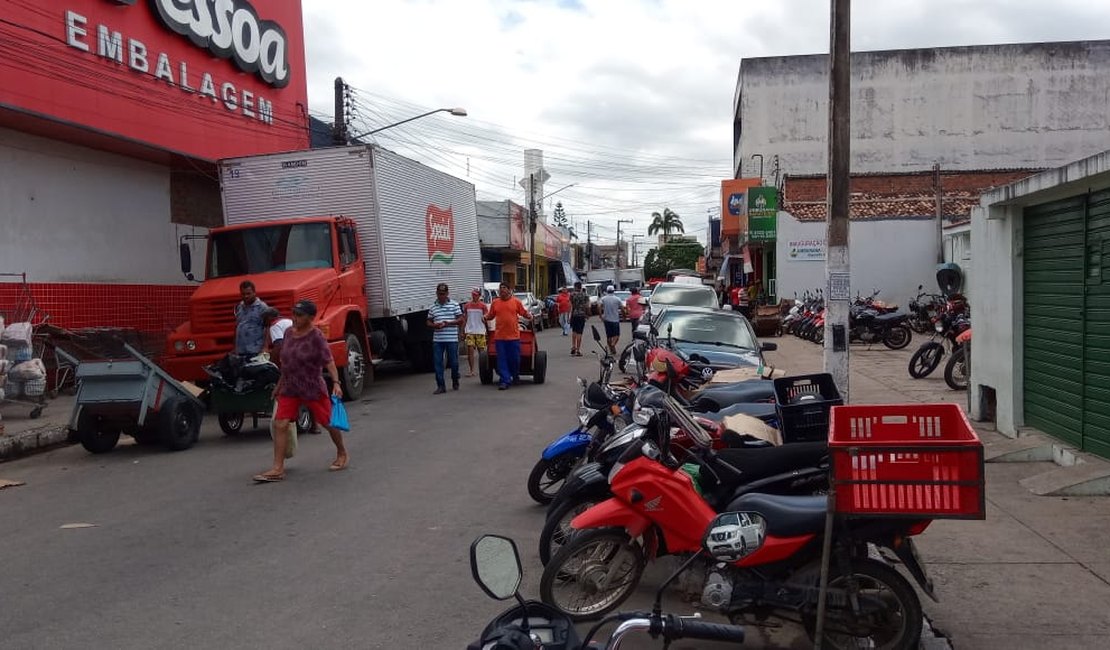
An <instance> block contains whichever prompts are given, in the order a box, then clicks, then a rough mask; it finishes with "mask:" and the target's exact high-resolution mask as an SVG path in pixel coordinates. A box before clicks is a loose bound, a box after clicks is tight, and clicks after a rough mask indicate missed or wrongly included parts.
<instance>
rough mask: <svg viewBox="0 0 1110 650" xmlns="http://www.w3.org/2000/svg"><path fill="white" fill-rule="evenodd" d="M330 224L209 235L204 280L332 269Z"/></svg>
mask: <svg viewBox="0 0 1110 650" xmlns="http://www.w3.org/2000/svg"><path fill="white" fill-rule="evenodd" d="M331 254H332V250H331V225H330V224H327V223H302V224H287V225H284V226H266V227H261V228H246V229H242V230H229V231H226V232H220V233H216V234H214V235H212V238H211V240H210V243H209V255H208V260H209V264H208V277H209V278H225V277H229V276H235V275H248V274H251V273H266V272H269V271H298V270H301V269H328V268H331V267H332V256H331Z"/></svg>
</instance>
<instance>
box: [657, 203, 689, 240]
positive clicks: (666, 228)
mask: <svg viewBox="0 0 1110 650" xmlns="http://www.w3.org/2000/svg"><path fill="white" fill-rule="evenodd" d="M660 231H662V232H663V241H667V240H668V239H669V238H670V236H671V233H672V232H682V233H684V232H686V228H684V227H683V225H682V217H680V216H678V215H677V214H675V212H674V211H673V210H671V209H670V208H663V214H659V213H658V212H652V213H651V225H650V226H648V236H649V237H650V236H651V235H654V234H655V233H657V232H660Z"/></svg>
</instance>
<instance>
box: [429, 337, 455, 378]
mask: <svg viewBox="0 0 1110 650" xmlns="http://www.w3.org/2000/svg"><path fill="white" fill-rule="evenodd" d="M444 354H446V355H447V363H448V364H450V365H451V381H452V382H453V383H456V384H457V383H459V342H458V341H432V363H433V365H434V366H435V369H436V386H438V387H440V388H444V387H445V386H444V379H443V366H444V364H443V355H444Z"/></svg>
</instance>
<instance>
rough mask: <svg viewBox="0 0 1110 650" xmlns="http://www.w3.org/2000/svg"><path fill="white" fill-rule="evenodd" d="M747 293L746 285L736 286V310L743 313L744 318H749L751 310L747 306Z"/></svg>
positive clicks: (748, 293)
mask: <svg viewBox="0 0 1110 650" xmlns="http://www.w3.org/2000/svg"><path fill="white" fill-rule="evenodd" d="M749 295H750V292H749V291H748V288H747V287H738V288H737V292H736V310H737V311H739V312H740V313H741V314H743V315H744V318H747V319H748V320H751V318H752V310H751V308H750V307H749V304H750V302H749Z"/></svg>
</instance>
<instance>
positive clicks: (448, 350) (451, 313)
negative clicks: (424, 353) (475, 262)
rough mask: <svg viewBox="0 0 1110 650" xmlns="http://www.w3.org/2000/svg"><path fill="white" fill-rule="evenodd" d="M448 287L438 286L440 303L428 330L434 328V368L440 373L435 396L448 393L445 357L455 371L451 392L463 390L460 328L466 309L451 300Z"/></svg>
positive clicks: (432, 312)
mask: <svg viewBox="0 0 1110 650" xmlns="http://www.w3.org/2000/svg"><path fill="white" fill-rule="evenodd" d="M449 294H450V290H449V289H448V287H447V283H445V282H440V283H439V284H438V285H436V301H435V303H433V304H432V308H431V309H429V310H428V327H430V328H432V330H433V332H432V365H433V366H434V367H435V371H436V389H435V392H434V393H432V394H433V395H441V394H443V393H446V392H447V382H446V379H445V378H444V376H443V375H444V362H443V357H444V356H445V355H446V357H447V365H448V366H450V367H451V390H458V389H459V325H462V324H463V321H464V320H465V317H464V316H463V311H462V307H459V303H457V302H455V301H454V300H451V297H450V295H449Z"/></svg>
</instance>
